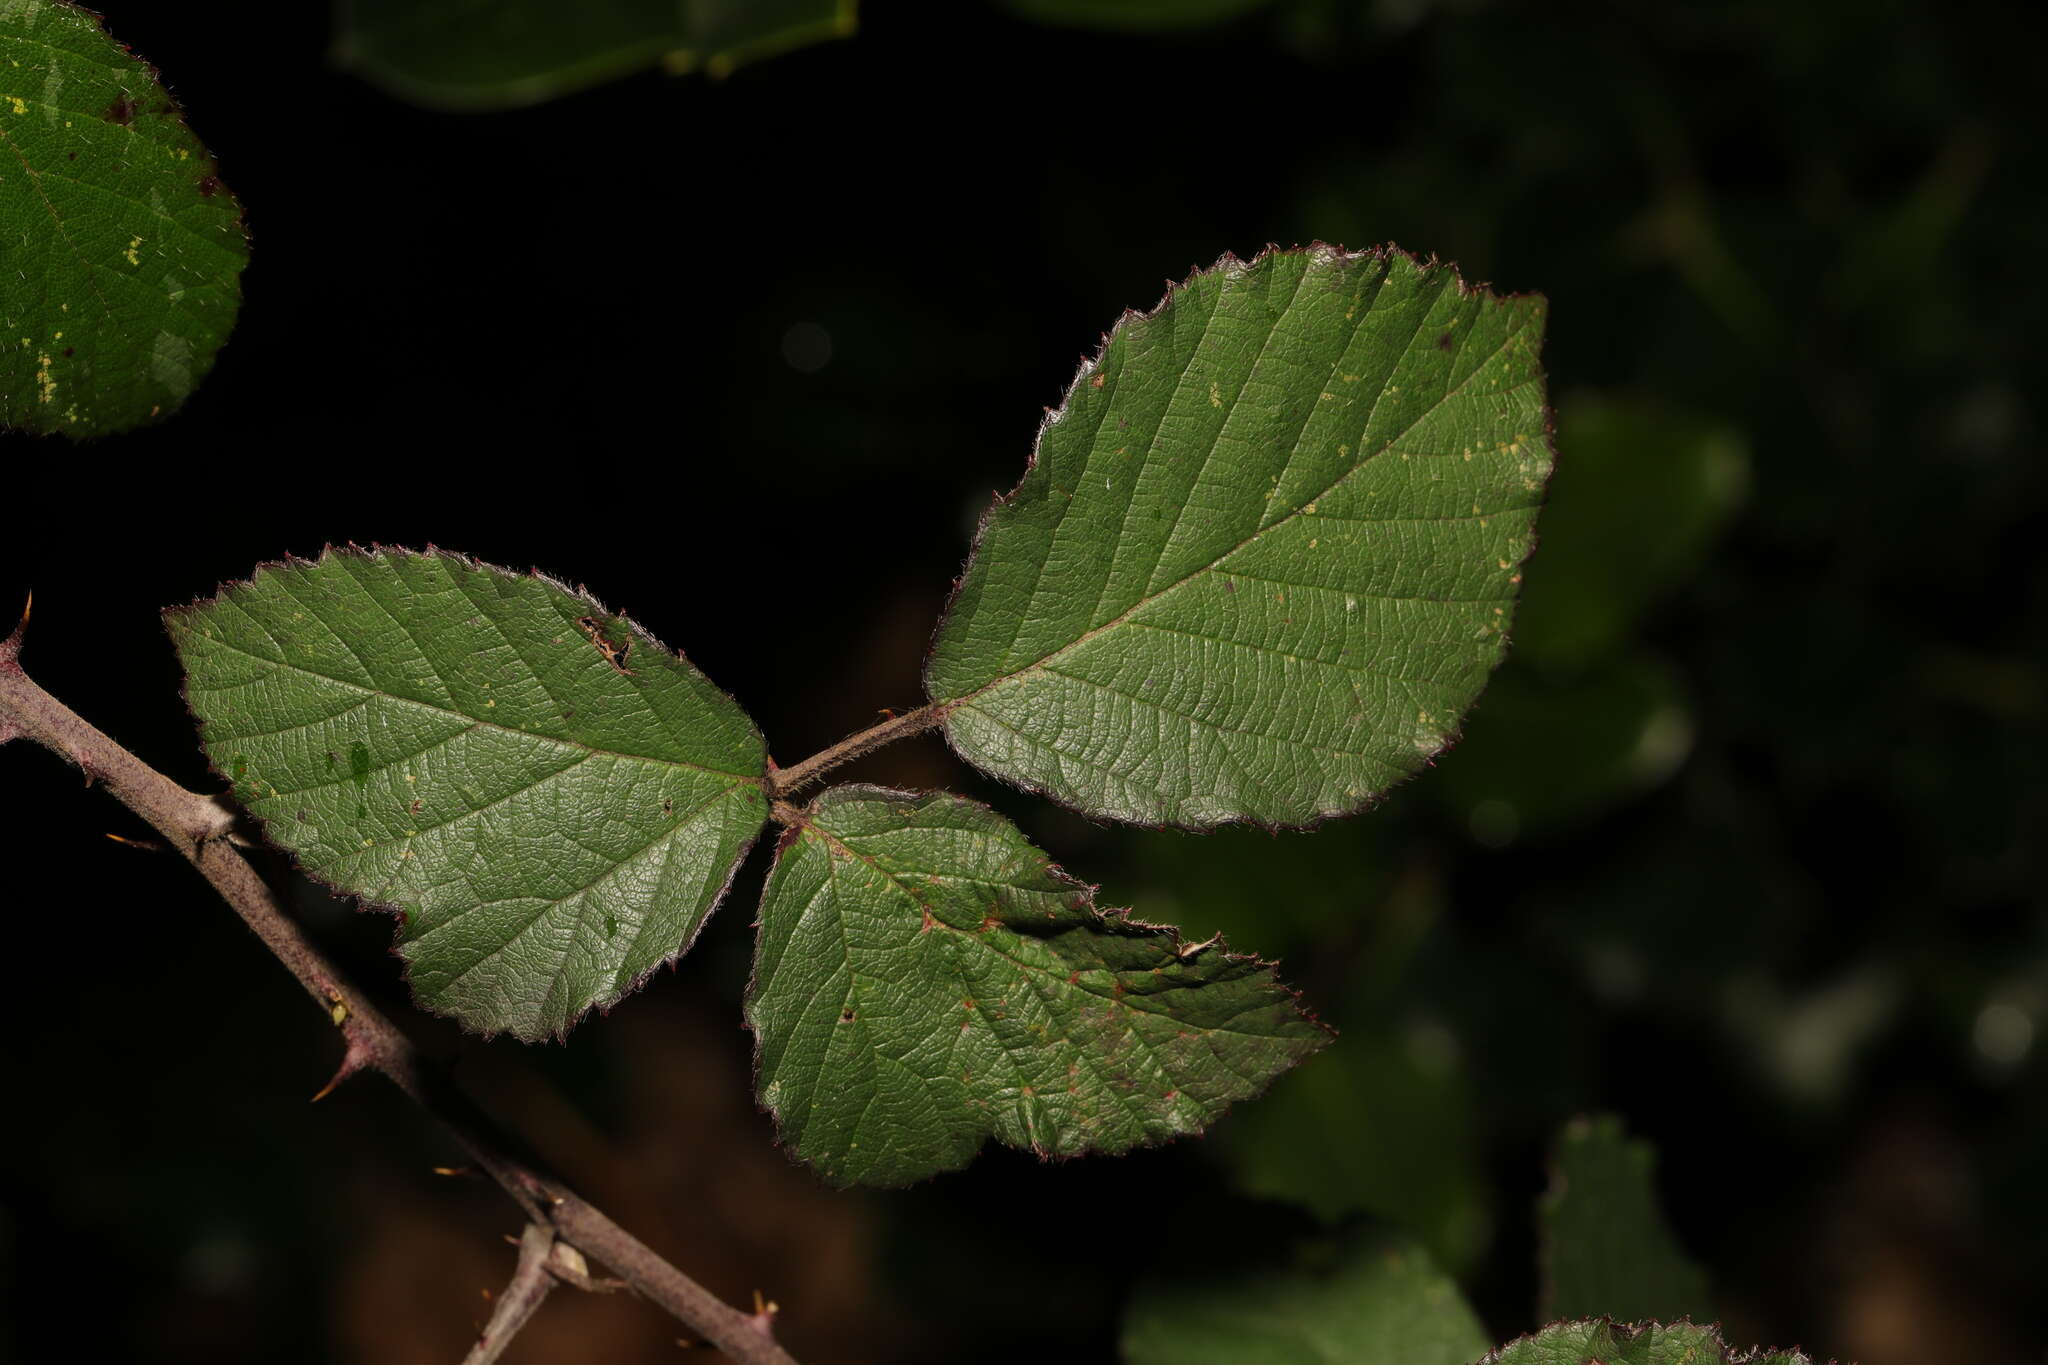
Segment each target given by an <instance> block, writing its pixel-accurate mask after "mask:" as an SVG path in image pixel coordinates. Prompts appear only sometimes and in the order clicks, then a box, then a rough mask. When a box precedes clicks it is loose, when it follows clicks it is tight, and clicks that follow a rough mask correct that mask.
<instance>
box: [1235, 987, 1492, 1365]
mask: <svg viewBox="0 0 2048 1365" xmlns="http://www.w3.org/2000/svg"><path fill="white" fill-rule="evenodd" d="M1478 1131H1479V1119H1478V1113H1477V1109H1476V1106H1475V1105H1474V1104H1473V1099H1472V1093H1471V1084H1470V1082H1469V1081H1468V1079H1467V1078H1466V1075H1465V1072H1464V1069H1463V1067H1462V1066H1461V1065H1460V1062H1459V1060H1458V1053H1457V1044H1456V1042H1455V1040H1454V1039H1452V1038H1451V1037H1449V1036H1448V1035H1447V1034H1446V1033H1445V1032H1444V1030H1443V1028H1442V1026H1441V1025H1434V1026H1432V1025H1428V1024H1424V1023H1420V1022H1415V1023H1409V1024H1407V1025H1405V1026H1396V1025H1389V1024H1385V1023H1381V1022H1379V1021H1373V1022H1370V1023H1366V1024H1362V1025H1361V1024H1358V1023H1349V1022H1347V1023H1346V1025H1345V1028H1344V1039H1343V1042H1342V1044H1341V1045H1339V1046H1337V1047H1335V1048H1333V1049H1331V1051H1330V1055H1329V1056H1327V1057H1325V1058H1323V1059H1322V1060H1321V1061H1319V1062H1317V1063H1316V1064H1315V1065H1314V1066H1305V1067H1301V1068H1299V1069H1298V1070H1296V1071H1293V1072H1290V1073H1289V1074H1287V1075H1285V1076H1282V1077H1281V1078H1280V1079H1279V1081H1278V1082H1276V1083H1275V1084H1274V1086H1273V1089H1272V1090H1271V1091H1270V1092H1268V1093H1267V1094H1266V1095H1265V1096H1263V1097H1262V1098H1261V1099H1260V1100H1259V1102H1258V1103H1257V1104H1255V1105H1251V1106H1248V1107H1247V1108H1246V1109H1245V1110H1243V1111H1242V1112H1240V1113H1237V1114H1234V1115H1232V1116H1231V1119H1230V1122H1229V1123H1228V1124H1227V1125H1225V1126H1224V1127H1223V1128H1222V1129H1220V1130H1219V1131H1218V1133H1217V1138H1216V1140H1217V1141H1218V1142H1219V1143H1220V1144H1221V1153H1220V1154H1221V1156H1222V1158H1223V1160H1224V1161H1225V1162H1226V1163H1227V1165H1228V1166H1229V1168H1230V1169H1231V1171H1232V1172H1233V1174H1234V1176H1235V1181H1234V1183H1235V1185H1236V1186H1237V1188H1239V1189H1241V1190H1243V1191H1244V1192H1245V1193H1247V1194H1252V1195H1259V1196H1263V1197H1266V1198H1271V1199H1284V1200H1287V1201H1288V1202H1290V1203H1292V1204H1295V1205H1298V1206H1300V1207H1301V1208H1304V1209H1307V1210H1309V1211H1310V1212H1312V1213H1314V1214H1315V1215H1316V1216H1317V1217H1319V1218H1322V1219H1324V1220H1326V1221H1329V1222H1333V1223H1334V1222H1338V1221H1340V1220H1342V1219H1343V1218H1344V1217H1346V1216H1347V1215H1354V1214H1359V1213H1368V1214H1371V1215H1373V1216H1374V1217H1377V1218H1383V1219H1386V1220H1387V1221H1389V1222H1391V1223H1394V1224H1396V1225H1398V1226H1400V1227H1403V1228H1406V1229H1407V1230H1409V1231H1410V1232H1412V1233H1414V1234H1415V1236H1416V1237H1417V1239H1418V1240H1419V1241H1421V1243H1422V1244H1423V1245H1424V1246H1426V1247H1427V1248H1428V1249H1429V1250H1430V1252H1431V1253H1432V1254H1433V1255H1434V1256H1435V1257H1436V1258H1437V1260H1438V1261H1440V1262H1442V1263H1444V1264H1448V1265H1450V1266H1452V1267H1453V1268H1460V1267H1465V1266H1469V1265H1470V1264H1471V1263H1472V1262H1473V1261H1474V1260H1475V1259H1476V1258H1477V1257H1478V1255H1479V1254H1480V1253H1481V1252H1482V1251H1483V1250H1485V1246H1486V1241H1487V1236H1488V1233H1489V1231H1490V1225H1489V1216H1488V1215H1489V1210H1488V1208H1487V1195H1486V1185H1485V1181H1484V1178H1483V1173H1482V1170H1481V1154H1480V1150H1479V1145H1478V1143H1477V1141H1476V1140H1475V1139H1476V1136H1477V1134H1478ZM1467 1358H1468V1359H1469V1357H1467Z"/></svg>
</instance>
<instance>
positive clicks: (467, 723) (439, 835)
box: [165, 550, 768, 1040]
mask: <svg viewBox="0 0 2048 1365" xmlns="http://www.w3.org/2000/svg"><path fill="white" fill-rule="evenodd" d="M165 620H166V624H167V625H168V626H169V627H170V631H171V638H172V639H173V640H174V641H175V642H176V644H177V646H178V653H179V655H180V657H181V658H182V659H183V660H184V663H185V678H186V697H187V699H188V700H189V701H190V702H191V705H192V710H193V712H194V714H196V715H197V716H198V717H199V721H200V736H201V738H202V740H203V741H204V743H205V746H206V755H207V757H208V758H209V759H210V760H211V761H212V763H213V766H214V767H215V768H216V769H217V770H219V771H220V772H221V773H222V774H224V775H225V776H227V777H228V778H230V779H231V780H232V781H233V782H234V789H235V796H236V797H237V799H239V800H240V801H241V803H242V805H243V806H244V807H246V808H247V809H248V810H249V811H250V812H251V813H253V814H254V815H256V816H257V817H258V818H259V819H261V820H262V821H263V827H264V832H265V833H266V834H268V835H269V836H270V838H271V839H272V840H273V841H275V842H276V843H278V844H280V845H282V846H283V847H284V848H286V849H289V850H290V851H291V852H292V853H293V854H294V855H296V856H297V858H298V860H299V862H300V863H301V864H302V865H303V866H304V867H305V868H306V870H307V871H308V872H310V873H312V874H313V875H314V876H316V877H319V878H320V879H321V880H323V881H326V882H328V883H331V884H332V885H334V886H336V887H338V888H340V889H341V890H343V891H345V892H348V893H350V894H352V895H356V896H360V897H362V898H363V899H364V900H365V901H368V902H371V903H373V904H377V905H384V906H393V907H396V908H397V909H398V911H399V912H400V929H399V935H398V951H399V953H400V955H401V956H403V957H404V958H405V960H406V962H407V964H408V976H409V978H410V980H411V982H412V987H413V991H414V992H415V994H416V995H417V996H418V997H419V1000H420V1003H422V1004H423V1005H425V1006H427V1007H428V1008H430V1009H433V1010H437V1011H439V1012H441V1013H444V1014H452V1015H454V1016H455V1017H456V1018H457V1019H460V1020H461V1021H462V1022H463V1023H465V1024H467V1025H468V1026H470V1027H471V1028H475V1029H480V1030H483V1031H484V1032H489V1033H495V1032H498V1031H501V1030H502V1031H505V1032H509V1033H512V1034H515V1035H517V1036H518V1037H520V1038H524V1039H529V1040H531V1039H537V1038H542V1037H546V1036H547V1035H549V1034H559V1033H563V1032H566V1031H567V1030H568V1028H569V1027H570V1025H572V1024H573V1023H575V1021H576V1020H577V1018H578V1017H579V1016H581V1015H582V1014H583V1013H584V1011H586V1010H588V1009H590V1008H592V1007H593V1006H595V1007H604V1006H608V1005H611V1004H612V1003H614V1002H615V1001H617V1000H618V999H620V998H621V997H622V996H624V995H625V994H626V993H628V992H629V991H631V990H633V989H634V988H635V987H636V986H638V985H639V984H640V982H641V981H642V980H643V979H645V978H646V976H647V975H648V974H649V973H650V972H652V971H653V970H654V969H655V968H656V967H658V966H660V965H661V964H662V963H663V962H666V961H668V960H670V959H672V958H674V957H675V956H677V955H678V954H679V953H681V952H682V951H683V949H684V948H685V947H687V946H688V944H689V942H690V940H691V939H692V938H694V937H695V936H696V934H697V931H698V929H699V928H701V927H702V926H703V923H704V918H705V916H707V915H709V914H710V913H711V910H712V908H713V907H714V906H715V905H716V904H717V903H718V900H719V897H720V896H722V895H723V894H724V892H725V887H726V883H727V882H728V881H729V880H730V879H731V877H732V874H733V870H734V869H735V868H736V867H737V866H738V864H739V860H740V858H741V856H742V855H744V854H745V852H746V850H747V848H748V846H749V845H750V844H752V842H753V840H754V835H755V834H756V833H757V832H758V831H759V829H760V827H761V822H762V820H763V819H764V818H765V817H766V815H767V809H768V808H767V801H766V799H765V798H764V797H763V795H762V785H763V782H762V779H763V773H764V770H765V768H766V766H767V749H766V745H765V744H764V743H763V741H762V739H761V734H760V732H759V731H758V730H756V729H755V728H754V725H753V722H752V721H750V720H748V719H747V717H746V715H745V713H744V712H742V711H741V710H740V709H739V707H738V706H736V705H735V704H734V703H733V700H732V698H730V697H728V696H726V695H725V694H724V693H723V692H720V691H719V690H718V689H717V687H715V686H713V685H712V683H711V682H710V680H709V679H707V678H706V677H705V676H704V675H703V674H702V673H699V672H698V671H697V670H696V669H695V668H693V667H691V666H690V663H689V661H688V660H686V659H684V658H682V657H681V656H680V655H676V654H671V653H669V652H668V651H667V650H665V649H664V648H662V646H661V644H660V643H659V642H658V641H656V640H654V639H653V638H652V637H650V636H648V635H646V634H645V633H644V632H642V631H641V630H640V629H639V627H638V626H636V625H634V624H633V623H632V622H631V621H629V620H627V619H626V618H625V617H622V616H615V615H613V614H612V613H610V612H608V611H606V610H605V609H604V608H603V607H602V606H600V605H599V604H598V603H597V602H595V601H593V600H592V599H591V598H589V597H587V596H585V595H583V594H582V593H580V592H573V591H571V590H570V589H568V588H566V587H564V586H562V585H561V584H558V583H555V582H553V581H551V580H549V579H546V578H542V577H540V576H539V575H537V574H517V573H513V572H511V571H510V570H507V569H500V568H495V567H493V566H491V565H488V564H477V563H473V562H471V561H469V560H465V559H461V558H458V557H456V556H454V555H448V554H441V553H429V554H412V553H408V552H405V551H393V550H378V551H376V552H375V553H365V552H362V551H357V550H346V551H343V550H329V551H328V552H327V553H326V554H324V555H322V556H321V558H320V559H319V560H317V561H315V562H312V563H307V562H304V561H297V562H291V563H286V564H281V565H266V566H265V567H263V568H261V569H258V570H257V572H256V575H255V577H254V578H252V579H250V580H249V581H247V582H243V583H231V584H228V585H227V586H226V587H225V588H223V589H222V590H221V593H220V595H219V596H218V597H215V598H213V599H211V600H209V601H206V602H202V603H199V604H198V605H196V606H193V607H188V608H183V609H180V610H175V611H171V612H167V613H166V614H165Z"/></svg>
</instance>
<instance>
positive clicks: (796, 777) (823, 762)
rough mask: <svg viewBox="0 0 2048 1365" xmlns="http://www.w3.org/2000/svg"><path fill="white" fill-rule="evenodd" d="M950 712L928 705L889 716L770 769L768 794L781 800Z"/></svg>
mask: <svg viewBox="0 0 2048 1365" xmlns="http://www.w3.org/2000/svg"><path fill="white" fill-rule="evenodd" d="M951 709H952V706H951V704H950V703H947V702H937V701H935V702H932V703H931V704H930V705H928V706H920V707H918V708H917V709H916V710H915V711H905V712H904V713H903V714H902V715H900V716H891V717H890V718H889V719H887V720H885V721H883V722H882V723H881V724H880V725H875V726H870V727H869V728H868V729H865V730H863V731H861V732H860V733H859V734H857V735H853V736H850V737H848V738H846V739H842V740H840V741H839V742H838V743H837V744H835V745H833V746H832V747H831V748H829V749H824V750H821V751H819V752H818V753H815V754H812V755H811V756H810V757H809V758H807V759H805V760H804V761H803V762H801V763H797V764H793V765H792V766H790V767H787V768H778V769H773V770H771V771H770V772H769V774H768V794H769V796H770V797H771V798H774V799H781V798H784V797H787V796H789V795H791V794H792V793H794V792H796V791H799V790H801V789H802V788H804V787H807V786H809V785H810V784H811V783H812V782H815V781H816V780H817V779H818V778H820V777H822V776H823V775H824V774H825V773H826V772H828V771H829V770H831V769H833V768H836V767H838V766H839V765H840V764H842V763H850V762H852V761H853V760H854V759H856V758H859V757H860V756H861V755H862V754H865V753H869V752H871V751H873V750H875V749H879V748H881V747H882V746H883V745H884V744H892V743H894V742H895V741H897V740H899V739H907V738H908V737H910V736H911V735H916V734H922V733H923V732H924V731H926V730H929V729H931V728H932V727H933V726H934V725H937V724H938V723H939V722H940V721H942V720H944V719H945V718H946V713H947V712H948V711H950V710H951Z"/></svg>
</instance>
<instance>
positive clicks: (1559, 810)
mask: <svg viewBox="0 0 2048 1365" xmlns="http://www.w3.org/2000/svg"><path fill="white" fill-rule="evenodd" d="M1691 749H1692V718H1691V714H1690V710H1689V708H1688V706H1687V705H1686V700H1685V695H1684V692H1683V689H1682V684H1681V683H1680V681H1679V679H1678V676H1677V675H1676V674H1675V673H1674V672H1673V671H1672V669H1671V668H1670V666H1669V665H1667V664H1666V663H1664V662H1663V661H1662V660H1661V659H1658V658H1657V657H1655V656H1654V655H1650V654H1646V653H1640V652H1638V653H1635V654H1631V655H1627V656H1624V657H1622V658H1620V659H1617V660H1614V661H1612V662H1609V663H1604V664H1602V665H1601V666H1599V667H1597V668H1595V669H1594V670H1592V671H1591V672H1588V673H1584V674H1577V675H1574V676H1572V677H1569V678H1565V679H1552V678H1549V677H1547V676H1545V675H1543V674H1541V673H1538V672H1536V671H1535V670H1533V669H1528V668H1521V667H1510V668H1504V669H1502V670H1501V673H1500V676H1499V677H1497V678H1495V679H1494V681H1493V684H1492V685H1491V686H1490V687H1488V688H1487V690H1486V695H1485V696H1484V697H1483V698H1481V699H1480V702H1479V705H1478V706H1477V707H1476V708H1474V710H1473V712H1472V716H1471V718H1470V719H1469V720H1467V721H1466V724H1465V737H1464V739H1463V741H1461V742H1460V743H1459V745H1458V747H1457V748H1456V749H1454V750H1452V751H1451V753H1450V754H1448V755H1447V756H1446V757H1445V758H1444V760H1443V763H1442V766H1441V769H1440V770H1439V771H1438V772H1437V773H1436V774H1435V775H1434V777H1433V778H1432V780H1431V782H1430V783H1429V787H1430V795H1431V796H1432V797H1433V798H1434V799H1436V800H1438V801H1440V802H1442V803H1443V804H1445V805H1447V806H1449V807H1450V808H1451V809H1453V810H1455V811H1457V812H1458V814H1459V815H1460V816H1461V817H1462V818H1463V820H1464V823H1465V825H1466V827H1467V828H1468V829H1469V830H1470V831H1471V832H1472V835H1473V837H1474V838H1476V839H1478V840H1479V841H1480V842H1481V843H1484V844H1488V845H1490V846H1494V847H1500V846H1503V845H1506V844H1509V843H1512V842H1514V841H1515V840H1516V839H1517V838H1519V837H1521V836H1523V835H1525V834H1529V833H1543V832H1548V831H1551V830H1555V829H1558V828H1560V827H1564V826H1568V825H1573V824H1576V823H1579V822H1581V821H1584V820H1587V819H1590V818H1592V817H1594V816H1597V815H1599V814H1600V813H1601V812H1602V811H1604V810H1606V809H1607V808H1608V807H1609V806H1611V805H1613V804H1614V803H1615V802H1617V801H1620V800H1623V799H1625V798H1627V797H1629V796H1632V795H1635V794H1636V793H1639V792H1643V791H1647V790H1648V789H1649V788H1651V787H1654V786H1656V785H1657V784H1658V783H1660V782H1662V781H1663V780H1664V779H1665V778H1667V777H1669V776H1671V774H1672V773H1674V772H1676V771H1677V769H1678V766H1679V765H1680V764H1681V763H1683V762H1684V761H1685V757H1686V755H1687V754H1688V753H1689V752H1691Z"/></svg>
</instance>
